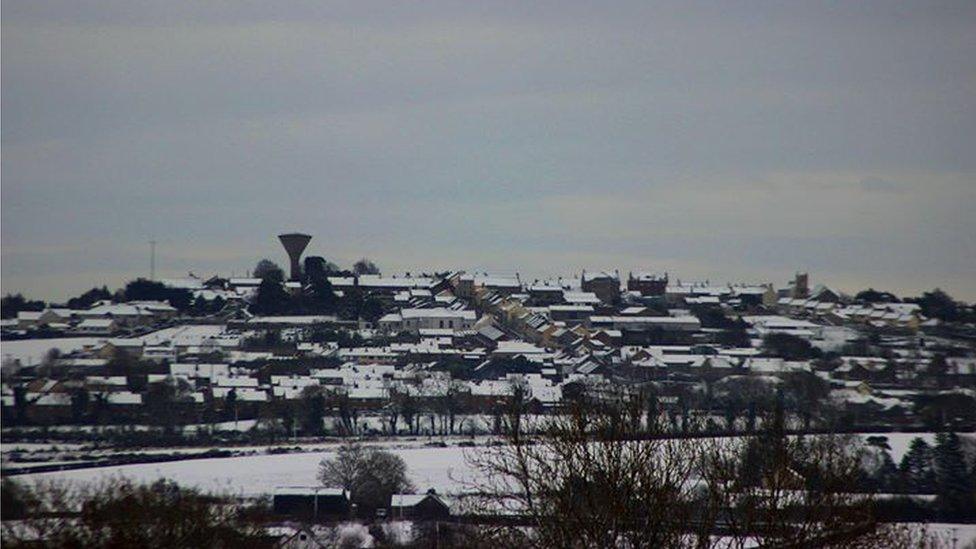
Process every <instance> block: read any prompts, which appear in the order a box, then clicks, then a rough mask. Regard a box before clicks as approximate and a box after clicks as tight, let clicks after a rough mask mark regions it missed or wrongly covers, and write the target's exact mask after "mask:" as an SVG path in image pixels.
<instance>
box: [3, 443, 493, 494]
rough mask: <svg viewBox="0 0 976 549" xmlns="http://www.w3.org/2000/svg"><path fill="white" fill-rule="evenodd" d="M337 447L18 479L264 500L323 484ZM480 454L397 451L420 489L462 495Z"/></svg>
mask: <svg viewBox="0 0 976 549" xmlns="http://www.w3.org/2000/svg"><path fill="white" fill-rule="evenodd" d="M334 448H335V445H333V446H332V447H331V448H330V449H329V450H328V451H321V452H309V453H301V454H280V455H258V456H242V457H232V458H215V459H193V460H186V461H174V462H167V463H148V464H141V465H124V466H121V467H97V468H92V469H79V470H74V471H59V472H54V473H39V474H30V475H22V476H18V477H17V478H18V480H22V481H27V482H30V481H33V480H40V479H64V480H69V481H81V482H90V481H97V480H100V479H104V478H109V477H112V476H124V477H127V478H131V479H134V480H138V481H152V480H155V479H158V478H169V479H172V480H175V481H177V482H179V483H180V484H182V485H186V486H195V487H199V488H201V489H204V490H207V491H216V492H221V493H226V494H230V495H242V496H258V495H263V494H270V493H272V492H273V491H274V489H275V488H276V487H278V486H311V485H315V484H317V480H316V475H317V472H318V464H319V462H320V461H321V460H322V459H323V458H326V457H334V455H335V453H334ZM477 450H478V449H477V448H457V447H449V448H427V447H420V448H394V449H392V451H393V452H395V453H396V454H398V455H399V456H400V457H402V458H403V459H404V461H405V462H406V464H407V470H408V472H409V475H410V478H411V480H412V481H413V483H414V485H415V486H416V488H417V489H418V490H420V491H426V490H427V489H428V488H436V489H437V490H438V491H439V492H442V493H447V492H456V491H460V490H461V489H463V488H464V482H463V480H465V479H468V480H470V479H472V478H474V477H473V472H472V470H471V468H470V467H469V466H468V465H467V464H466V463H465V458H464V453H465V451H477Z"/></svg>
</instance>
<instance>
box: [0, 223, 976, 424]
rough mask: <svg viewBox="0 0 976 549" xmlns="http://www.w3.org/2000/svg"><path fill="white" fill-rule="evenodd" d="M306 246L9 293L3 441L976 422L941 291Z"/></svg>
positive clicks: (967, 369) (951, 312)
mask: <svg viewBox="0 0 976 549" xmlns="http://www.w3.org/2000/svg"><path fill="white" fill-rule="evenodd" d="M307 242H308V240H307V239H305V240H303V242H302V244H301V245H300V246H299V249H298V250H297V252H296V250H289V251H290V252H293V253H291V257H290V258H291V260H292V261H291V265H290V267H291V269H290V272H289V273H285V272H284V271H283V270H282V269H281V268H280V267H278V266H277V265H276V264H275V263H274V262H272V261H269V260H262V261H261V262H260V263H259V264H258V265H257V267H256V268H255V269H254V272H253V275H252V276H251V277H247V278H221V277H218V276H214V277H211V278H208V279H203V278H200V277H195V276H188V277H185V278H179V279H159V280H155V281H150V280H146V279H139V280H135V281H133V282H131V283H129V284H128V285H126V287H125V288H124V289H121V290H119V291H117V292H114V293H113V292H110V291H108V289H106V288H102V289H98V288H95V289H93V290H91V291H90V292H88V293H86V294H85V295H82V296H79V297H78V298H74V299H72V300H70V301H69V302H68V303H66V304H65V305H47V304H43V303H40V302H30V301H29V300H25V299H23V298H21V297H20V296H8V298H6V299H5V303H4V314H5V316H9V317H10V318H7V319H5V320H4V321H3V337H4V341H5V350H4V365H3V373H4V381H3V396H2V398H3V410H4V419H5V422H4V436H5V437H9V436H13V435H12V434H11V433H12V431H11V430H15V429H17V428H19V427H24V428H29V427H31V426H34V427H36V426H45V425H47V426H50V425H76V426H83V425H102V426H112V425H127V424H128V425H145V426H150V427H158V428H162V429H165V431H166V432H167V433H175V432H177V431H179V429H177V428H178V427H179V428H182V427H184V426H203V425H207V426H210V429H209V430H208V431H209V432H214V431H215V430H214V428H213V426H220V425H223V426H227V425H228V424H229V423H228V422H232V423H233V424H234V425H235V428H234V429H233V430H234V431H238V432H240V431H251V432H252V435H253V436H258V435H259V434H261V435H260V436H266V437H270V438H271V439H274V438H275V437H281V436H285V437H301V436H317V435H323V434H331V435H351V434H357V435H360V434H374V435H398V434H404V433H406V434H418V433H422V434H428V435H432V434H466V433H471V434H475V433H486V432H491V431H492V421H491V418H492V416H493V415H497V412H498V410H499V409H500V407H501V404H502V403H504V402H507V401H510V400H511V399H513V398H518V399H524V401H525V402H526V404H527V406H528V407H529V409H531V410H532V411H533V412H534V413H548V412H552V411H556V410H559V408H560V406H561V405H562V403H564V402H565V401H566V399H568V398H572V396H573V395H574V393H578V392H579V391H580V389H581V387H589V388H593V387H616V388H624V389H626V390H633V391H637V390H639V391H642V392H644V393H646V394H647V395H649V396H648V398H649V399H651V401H652V402H653V404H652V406H653V407H655V408H656V409H657V410H659V412H660V413H661V414H663V416H664V417H666V418H667V422H668V424H669V425H671V426H673V428H674V430H675V431H678V432H689V431H695V432H743V431H749V430H752V429H754V428H755V425H756V421H757V416H759V415H761V413H762V411H763V410H764V409H768V408H769V407H771V406H772V405H773V403H775V402H781V403H783V405H784V406H785V407H786V410H787V411H788V412H789V413H790V414H791V416H792V417H793V418H794V420H795V421H796V424H795V427H796V428H797V429H806V430H816V429H825V430H826V429H831V430H837V429H841V430H848V431H850V430H870V429H874V430H878V429H882V430H888V429H892V430H912V429H931V428H935V427H938V428H947V427H948V428H954V429H970V430H971V429H973V428H974V427H976V400H974V398H976V391H974V386H976V351H974V348H976V324H974V322H976V313H974V310H973V307H972V306H968V305H965V304H963V303H959V302H956V301H953V300H952V299H951V298H950V297H948V296H947V295H945V294H943V293H941V292H938V291H935V292H930V293H926V294H925V295H923V296H921V297H920V298H917V299H899V298H898V297H896V296H894V295H892V294H889V293H885V292H880V291H875V290H865V291H862V292H859V293H857V294H856V295H854V296H849V295H844V294H842V293H840V292H837V291H834V290H832V289H830V288H828V287H825V286H822V285H811V283H810V280H809V277H808V275H806V274H804V273H800V274H797V275H796V277H795V279H794V280H792V281H790V282H789V284H786V285H783V286H782V287H779V286H776V285H774V284H769V283H766V284H734V283H733V284H721V285H720V284H710V283H707V282H704V283H699V282H694V283H693V282H687V281H680V280H677V279H675V278H674V277H673V276H671V275H669V274H665V273H647V272H631V273H626V274H625V275H622V274H621V273H619V272H617V271H599V272H593V271H583V272H581V273H580V274H579V275H577V276H576V277H573V278H569V277H567V278H558V279H551V280H531V281H529V280H522V279H521V278H520V277H519V276H518V275H512V276H506V275H492V274H485V273H478V272H464V271H455V272H442V273H429V274H426V273H425V274H410V273H406V274H400V275H383V274H380V272H379V270H378V268H377V267H376V266H375V265H374V264H373V263H372V262H370V261H368V260H363V261H361V262H359V263H357V264H356V265H355V266H354V267H353V268H352V269H350V270H342V269H339V268H338V267H337V266H336V265H334V264H331V263H330V262H328V261H327V260H325V259H324V258H322V257H318V256H309V257H306V258H305V259H304V261H303V262H300V255H301V253H302V249H303V248H304V245H305V244H307ZM11 309H19V310H15V311H14V310H11ZM16 340H20V341H16ZM242 425H243V426H245V427H246V428H244V427H241V426H242ZM216 430H217V431H219V429H216ZM29 432H30V431H29V430H24V431H22V434H24V433H29ZM262 433H263V434H262Z"/></svg>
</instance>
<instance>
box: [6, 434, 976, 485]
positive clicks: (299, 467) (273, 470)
mask: <svg viewBox="0 0 976 549" xmlns="http://www.w3.org/2000/svg"><path fill="white" fill-rule="evenodd" d="M868 436H872V435H871V434H864V435H861V437H862V438H865V439H866V438H867V437H868ZM875 436H885V437H887V438H888V443H889V445H890V446H891V448H892V458H893V459H894V460H895V462H896V463H897V462H899V461H900V460H901V458H902V457H903V456H904V454H905V453H906V452H907V451H908V447H909V444H910V443H911V441H912V439H914V438H915V437H917V436H921V437H922V438H923V439H925V440H926V441H927V442H929V443H934V439H935V435H934V434H931V433H925V434H921V435H919V434H914V433H878V434H877V435H875ZM964 436H967V437H972V436H974V435H964ZM377 444H379V445H380V446H382V447H384V448H387V449H389V450H391V451H392V452H394V453H396V454H398V455H399V456H401V457H402V458H403V459H404V461H405V462H406V464H407V468H408V472H409V475H410V478H411V480H412V481H413V482H414V484H415V486H416V488H417V489H418V490H421V491H424V490H426V489H428V488H435V489H437V490H438V491H439V492H442V493H448V492H456V491H459V490H462V489H464V488H465V482H470V481H472V480H474V479H476V478H477V477H476V471H473V470H472V468H471V467H470V466H469V465H468V464H467V462H466V460H465V454H466V453H470V452H478V451H481V450H482V447H472V448H464V447H458V446H449V447H447V448H439V447H427V446H424V445H423V442H420V441H402V440H401V441H388V442H382V443H377ZM301 446H302V449H303V450H304V452H302V453H291V454H273V455H269V454H261V455H248V456H237V457H228V458H208V459H191V460H186V461H174V462H166V463H147V464H138V465H124V466H117V467H96V468H90V469H78V470H72V471H59V472H52V473H38V474H31V475H24V476H21V477H18V478H20V479H22V480H27V481H30V480H34V479H65V480H70V481H82V482H88V481H95V480H99V479H102V478H105V477H110V476H113V475H121V476H125V477H128V478H131V479H134V480H138V481H152V480H155V479H158V478H169V479H172V480H175V481H177V482H179V483H180V484H184V485H187V486H195V487H199V488H201V489H204V490H208V491H219V492H224V493H229V494H234V495H244V496H255V495H261V494H269V493H271V492H273V491H274V489H275V488H276V487H278V486H302V485H313V484H316V482H317V479H316V474H317V471H318V464H319V461H321V460H322V458H324V457H333V456H334V453H335V448H336V444H335V443H321V444H302V445H301ZM266 449H267V447H266V446H254V447H228V448H227V450H232V451H237V452H248V451H250V452H262V451H263V450H266ZM184 450H187V451H188V452H186V453H193V452H195V451H201V449H184ZM163 451H164V450H158V449H157V450H156V452H160V453H161V452H163Z"/></svg>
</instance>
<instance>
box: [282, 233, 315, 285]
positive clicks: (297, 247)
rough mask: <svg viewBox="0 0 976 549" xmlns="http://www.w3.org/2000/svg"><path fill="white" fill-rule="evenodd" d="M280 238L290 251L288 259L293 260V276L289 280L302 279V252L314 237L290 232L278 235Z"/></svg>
mask: <svg viewBox="0 0 976 549" xmlns="http://www.w3.org/2000/svg"><path fill="white" fill-rule="evenodd" d="M278 240H280V241H281V245H282V246H284V247H285V251H286V252H288V259H289V260H290V261H291V278H290V279H289V280H299V279H301V278H302V264H301V262H300V261H301V259H302V252H304V251H305V246H308V241H309V240H312V237H311V236H310V235H307V234H302V233H288V234H280V235H278Z"/></svg>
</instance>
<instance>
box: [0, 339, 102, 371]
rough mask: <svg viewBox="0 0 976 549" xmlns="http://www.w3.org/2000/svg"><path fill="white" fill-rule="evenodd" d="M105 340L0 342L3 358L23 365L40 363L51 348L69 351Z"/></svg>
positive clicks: (24, 340) (63, 351)
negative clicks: (18, 361)
mask: <svg viewBox="0 0 976 549" xmlns="http://www.w3.org/2000/svg"><path fill="white" fill-rule="evenodd" d="M102 341H105V338H104V337H59V338H54V339H18V340H14V341H3V342H0V355H2V356H3V359H4V360H6V359H8V358H10V359H12V360H20V363H21V364H23V365H24V366H30V365H33V364H40V363H41V361H42V360H43V359H44V355H46V354H47V352H48V351H49V350H51V349H58V350H59V351H61V352H62V353H70V352H73V351H78V350H81V349H84V348H85V347H87V346H90V345H95V344H98V343H101V342H102Z"/></svg>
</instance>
